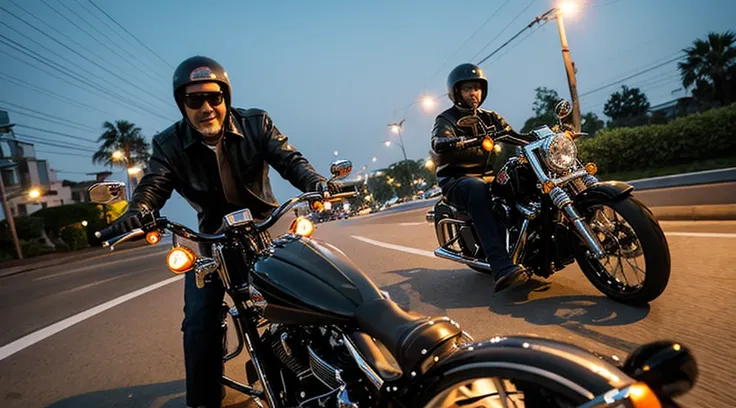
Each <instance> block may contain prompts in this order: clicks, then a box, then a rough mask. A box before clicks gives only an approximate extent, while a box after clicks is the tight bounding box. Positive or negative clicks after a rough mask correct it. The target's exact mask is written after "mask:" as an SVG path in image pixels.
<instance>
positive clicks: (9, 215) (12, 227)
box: [0, 163, 23, 259]
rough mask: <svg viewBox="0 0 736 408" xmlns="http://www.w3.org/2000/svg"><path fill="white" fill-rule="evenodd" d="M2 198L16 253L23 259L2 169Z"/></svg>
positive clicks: (0, 185)
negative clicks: (6, 195) (6, 194)
mask: <svg viewBox="0 0 736 408" xmlns="http://www.w3.org/2000/svg"><path fill="white" fill-rule="evenodd" d="M13 166H15V163H13V164H12V165H4V166H2V167H0V168H5V167H13ZM0 200H2V202H3V212H4V213H5V219H6V220H7V221H8V229H10V236H11V238H12V239H13V245H14V246H15V253H16V254H17V255H18V259H23V251H22V250H21V249H20V241H19V240H18V233H17V232H16V230H15V220H14V219H13V213H11V212H10V206H9V205H8V200H7V198H6V197H5V181H3V177H2V171H0Z"/></svg>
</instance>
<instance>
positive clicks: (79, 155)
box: [35, 149, 92, 173]
mask: <svg viewBox="0 0 736 408" xmlns="http://www.w3.org/2000/svg"><path fill="white" fill-rule="evenodd" d="M35 150H36V153H44V154H59V155H63V156H75V157H84V158H87V159H91V158H92V156H90V155H86V154H78V153H67V152H52V151H49V150H38V149H35ZM55 171H56V172H59V173H62V172H60V171H59V170H55ZM90 173H92V172H90Z"/></svg>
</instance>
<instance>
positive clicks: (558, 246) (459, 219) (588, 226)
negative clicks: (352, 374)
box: [426, 100, 670, 304]
mask: <svg viewBox="0 0 736 408" xmlns="http://www.w3.org/2000/svg"><path fill="white" fill-rule="evenodd" d="M555 111H556V113H557V116H558V118H559V124H558V125H556V128H557V131H553V130H552V129H550V128H549V127H548V126H540V127H537V128H535V129H534V130H532V131H531V133H530V135H529V136H531V140H529V138H527V137H525V138H524V139H521V138H519V137H518V135H510V134H506V133H503V132H496V133H494V134H493V135H492V137H491V136H490V135H480V136H477V137H471V138H469V139H466V140H462V141H460V142H459V143H458V144H457V145H456V149H468V148H477V147H478V146H483V148H484V149H485V150H487V151H489V154H490V151H491V150H493V148H494V147H496V146H500V145H498V144H499V143H504V144H507V145H508V146H514V147H515V148H516V150H517V152H518V153H519V154H517V155H515V156H514V157H511V158H510V159H509V160H508V161H507V162H506V163H505V164H504V165H503V166H502V167H501V168H500V170H499V171H498V173H497V174H496V175H495V178H494V179H493V181H492V182H491V183H490V193H491V194H492V197H493V213H494V215H495V216H496V217H497V219H498V220H500V221H501V222H502V223H503V225H504V227H505V230H506V234H505V235H506V245H507V249H508V252H509V254H510V255H511V258H512V261H513V262H514V263H516V264H521V265H524V266H526V267H527V271H528V273H529V274H530V275H538V276H541V277H543V278H548V277H549V276H551V275H552V274H553V273H555V272H556V271H559V270H561V269H563V268H565V267H566V266H567V265H569V264H571V263H573V262H575V261H577V263H578V265H579V266H580V269H582V271H583V273H584V274H585V276H587V278H588V279H589V280H590V282H591V283H593V285H594V286H595V287H596V288H598V290H600V291H601V292H603V293H604V294H605V295H606V296H608V297H610V298H612V299H614V300H616V301H618V302H622V303H626V304H644V303H647V302H650V301H652V300H654V299H656V298H657V297H658V296H659V295H661V294H662V292H664V289H665V287H666V286H667V283H668V281H669V276H670V252H669V246H668V245H667V239H666V238H665V235H664V233H663V232H662V229H661V228H660V226H659V223H658V222H657V220H656V218H655V217H654V215H653V214H652V212H651V211H650V210H649V209H648V208H647V207H646V206H645V205H644V204H642V203H641V202H640V201H638V200H637V199H636V198H635V197H634V196H632V191H633V190H634V187H633V186H631V185H629V184H626V183H623V182H620V181H608V182H600V181H598V179H597V178H596V177H595V174H596V172H597V166H596V165H595V163H592V162H591V163H587V164H585V165H584V164H582V162H581V161H580V160H578V158H577V147H576V145H575V139H577V138H578V137H580V136H584V135H585V133H579V132H574V131H572V130H571V129H570V128H569V127H568V126H566V124H565V123H563V119H564V118H566V117H567V116H569V114H570V112H571V108H570V104H569V102H567V101H566V100H562V101H560V103H558V104H557V106H556V108H555ZM476 121H477V120H475V119H474V117H473V116H472V115H471V116H466V117H464V118H461V119H460V120H459V121H458V125H460V126H469V124H470V125H471V126H472V124H473V123H474V122H476ZM496 151H498V150H496ZM426 218H427V221H428V222H430V223H434V225H435V232H436V235H437V240H438V242H439V245H440V246H439V248H437V249H436V250H435V252H434V253H435V255H436V256H438V257H441V258H445V259H450V260H453V261H456V262H460V263H463V264H466V265H468V266H469V267H470V268H472V269H474V270H477V271H479V272H490V271H491V268H490V265H489V264H488V262H486V256H485V253H484V252H483V249H482V248H481V246H480V245H479V241H478V236H477V233H476V231H475V226H474V224H473V222H472V220H471V219H470V216H469V215H468V214H467V213H464V212H462V211H458V209H457V208H455V207H454V206H452V205H451V204H450V203H448V202H447V201H446V200H445V199H441V200H440V201H438V202H437V204H436V205H435V206H434V209H432V210H430V211H428V212H427V215H426ZM626 269H630V270H632V271H630V272H629V273H628V274H627V273H626V271H625V270H626Z"/></svg>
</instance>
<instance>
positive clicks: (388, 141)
mask: <svg viewBox="0 0 736 408" xmlns="http://www.w3.org/2000/svg"><path fill="white" fill-rule="evenodd" d="M383 143H384V144H385V145H386V146H391V141H390V140H386V141H385V142H383Z"/></svg>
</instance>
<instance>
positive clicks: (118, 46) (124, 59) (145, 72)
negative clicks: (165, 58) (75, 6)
mask: <svg viewBox="0 0 736 408" xmlns="http://www.w3.org/2000/svg"><path fill="white" fill-rule="evenodd" d="M41 2H42V3H43V4H45V5H46V6H47V7H48V8H50V9H51V10H54V11H55V12H56V14H58V15H60V16H62V17H63V18H64V19H65V20H66V21H68V22H69V23H71V24H72V25H73V26H74V27H76V28H77V29H79V30H80V31H82V32H83V33H85V34H86V35H87V36H89V37H91V38H92V39H93V40H95V41H97V42H98V43H99V44H100V45H102V46H103V47H105V48H107V49H108V50H109V51H110V52H112V53H113V54H115V55H117V56H118V57H120V59H122V60H123V61H125V62H126V63H127V64H128V65H130V66H131V67H133V68H136V69H137V68H139V67H136V66H135V65H133V64H132V63H131V62H130V60H129V59H128V58H126V57H123V56H122V55H120V54H118V52H117V51H115V50H113V49H112V48H111V47H109V46H108V45H107V44H105V43H103V42H102V41H100V40H99V38H97V36H95V35H92V34H90V33H89V32H88V31H86V30H85V29H83V28H82V27H80V26H79V25H77V24H76V23H74V22H73V21H72V20H70V19H69V18H68V17H67V16H65V15H64V14H62V13H60V12H59V11H58V10H56V9H55V8H53V7H51V5H50V4H48V3H46V0H41ZM59 4H61V6H62V7H64V8H65V9H67V10H69V12H71V13H72V14H74V15H75V16H76V17H77V18H78V19H80V20H82V21H84V22H85V23H86V24H87V25H88V26H90V27H92V29H93V30H95V31H97V33H99V34H100V35H101V36H103V37H105V38H107V40H108V41H110V42H111V43H113V44H115V46H116V47H117V48H119V49H121V50H123V51H125V52H126V53H128V55H130V57H131V58H134V59H135V58H136V57H135V55H133V54H131V53H129V52H128V51H127V50H125V49H123V48H122V47H121V46H120V45H119V44H118V43H116V42H114V41H113V40H112V39H111V38H110V37H108V36H107V34H105V33H103V32H101V31H100V30H98V29H97V27H95V26H93V25H92V24H90V23H89V22H88V21H87V20H86V19H85V18H83V17H82V16H80V15H79V13H77V12H76V11H74V10H72V9H71V8H69V6H67V5H66V4H64V2H63V1H59ZM136 60H137V59H136ZM137 61H138V60H137ZM139 62H140V61H139ZM146 68H147V69H145V70H139V71H143V73H144V74H146V76H148V77H149V78H151V79H152V80H154V81H155V83H156V84H158V85H161V79H158V78H154V77H153V76H152V75H151V74H150V73H149V72H148V70H149V69H150V70H152V69H151V68H150V67H148V66H146Z"/></svg>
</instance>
